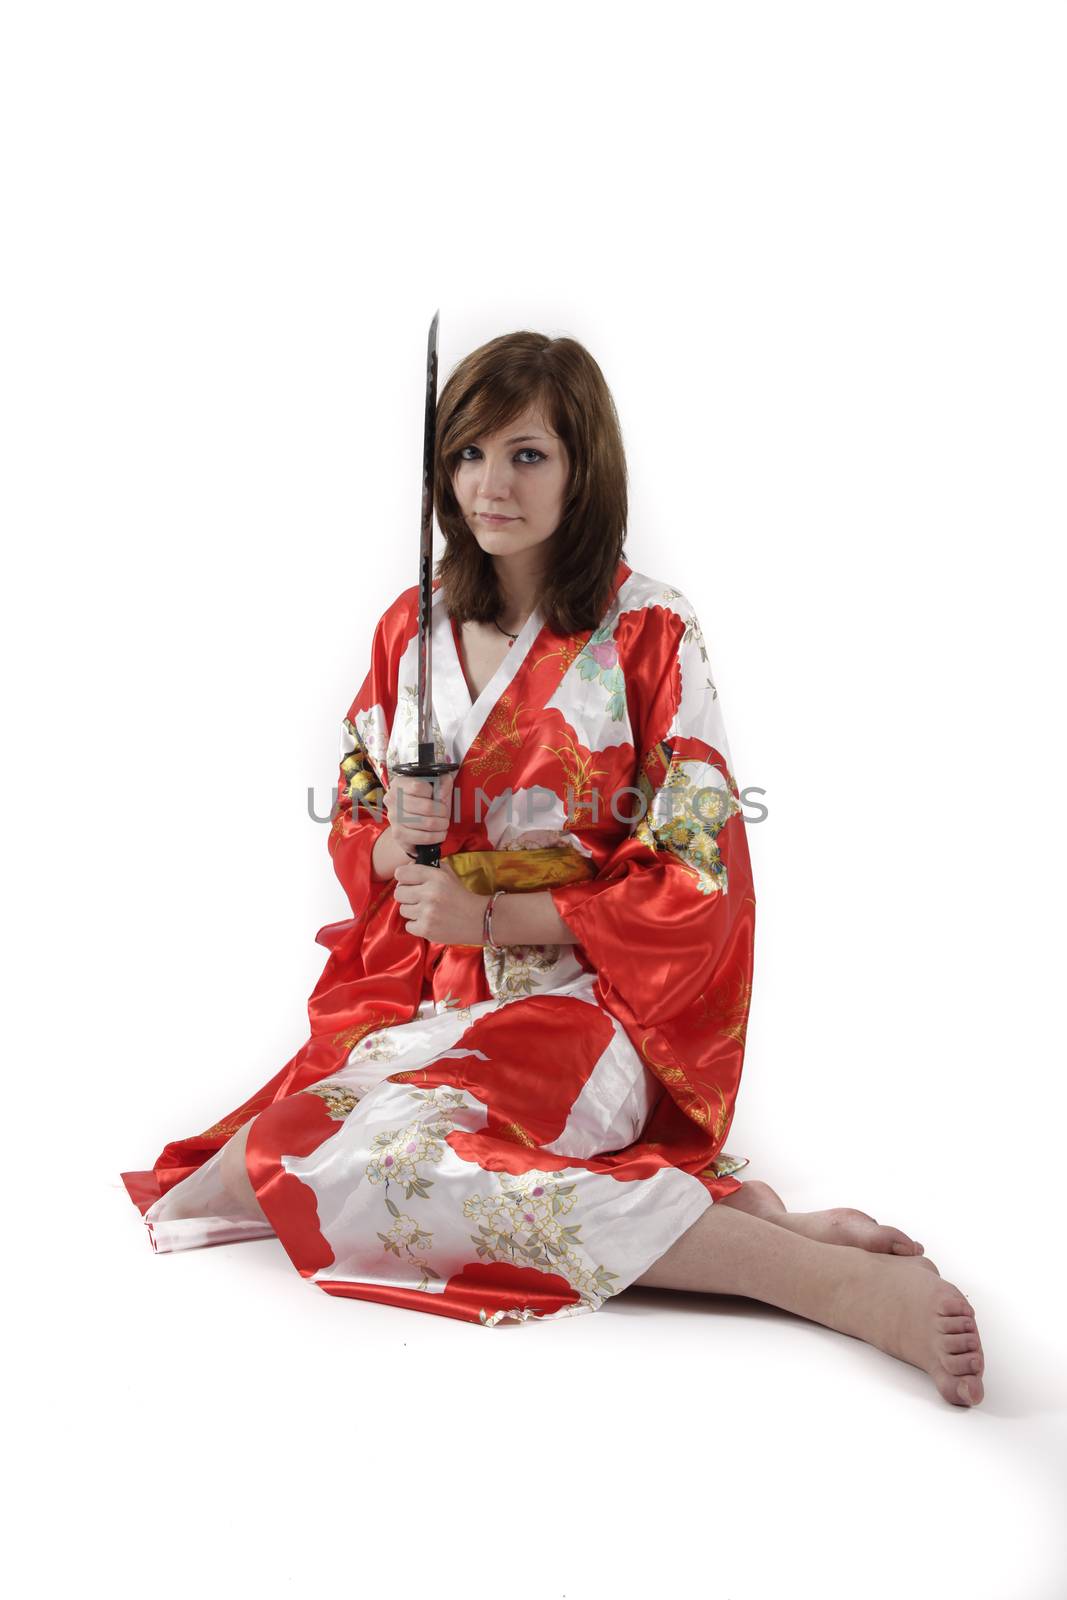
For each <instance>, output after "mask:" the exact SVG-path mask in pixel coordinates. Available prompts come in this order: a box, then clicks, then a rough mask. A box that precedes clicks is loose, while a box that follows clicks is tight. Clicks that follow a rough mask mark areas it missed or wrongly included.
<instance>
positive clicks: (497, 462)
mask: <svg viewBox="0 0 1067 1600" xmlns="http://www.w3.org/2000/svg"><path fill="white" fill-rule="evenodd" d="M569 473H570V462H569V460H568V457H567V447H566V445H565V444H564V443H563V440H562V439H560V438H559V437H558V435H557V434H555V433H553V432H552V431H551V429H550V428H549V426H548V424H547V422H546V421H545V418H544V415H543V413H542V412H541V411H539V410H536V409H531V410H527V411H524V412H523V413H522V415H521V416H520V417H516V419H515V421H514V422H510V423H508V425H507V427H505V428H502V429H501V430H500V432H499V433H494V434H490V435H488V436H487V437H486V438H483V439H479V440H478V441H477V443H475V444H468V445H465V446H464V447H463V450H462V451H461V452H460V459H459V462H458V463H457V465H456V469H455V472H454V474H453V477H452V489H453V493H454V494H455V496H456V500H457V501H458V503H459V509H460V511H461V512H462V513H463V516H464V518H465V519H466V522H467V526H468V527H469V528H470V530H471V532H472V533H473V535H474V537H475V538H476V539H477V541H478V543H479V545H480V546H481V548H482V549H483V550H484V551H485V553H486V554H487V555H491V556H510V555H514V554H517V553H518V552H519V551H520V550H529V549H531V548H532V547H533V546H534V545H538V544H542V543H543V542H544V540H545V539H548V538H550V537H551V535H552V534H554V533H555V531H556V529H557V528H558V527H559V525H560V523H561V521H562V520H563V502H564V499H565V498H566V493H567V481H568V476H569ZM487 514H488V515H494V514H495V515H497V516H500V517H506V518H507V519H508V520H507V521H506V522H493V521H487V520H486V516H487Z"/></svg>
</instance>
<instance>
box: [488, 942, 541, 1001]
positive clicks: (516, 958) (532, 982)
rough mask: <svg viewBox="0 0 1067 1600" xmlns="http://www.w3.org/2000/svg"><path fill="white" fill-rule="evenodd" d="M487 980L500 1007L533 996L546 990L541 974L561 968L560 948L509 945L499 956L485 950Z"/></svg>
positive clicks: (535, 945)
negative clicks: (536, 991) (540, 982)
mask: <svg viewBox="0 0 1067 1600" xmlns="http://www.w3.org/2000/svg"><path fill="white" fill-rule="evenodd" d="M483 950H484V963H485V980H486V982H487V983H488V985H489V990H490V993H491V994H492V995H493V996H494V998H495V999H496V1001H497V1002H498V1004H501V1005H502V1004H504V1003H505V1002H506V1001H508V1000H517V999H519V998H520V997H521V996H523V995H530V994H533V993H534V991H535V989H540V988H542V987H543V985H542V984H539V983H538V981H537V974H538V973H544V972H551V971H552V969H553V967H556V966H558V965H559V953H560V947H559V945H558V944H509V945H505V946H504V948H503V949H502V950H501V951H500V952H499V953H497V952H495V951H493V950H490V948H489V946H488V945H484V946H483Z"/></svg>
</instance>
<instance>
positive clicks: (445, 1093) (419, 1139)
mask: <svg viewBox="0 0 1067 1600" xmlns="http://www.w3.org/2000/svg"><path fill="white" fill-rule="evenodd" d="M397 1076H398V1077H399V1074H398V1075H397ZM391 1081H394V1082H395V1081H396V1080H395V1079H394V1080H391ZM422 1098H423V1101H424V1103H425V1104H428V1105H429V1106H430V1108H431V1113H436V1115H433V1116H432V1120H430V1121H426V1120H425V1116H424V1115H420V1116H418V1117H415V1118H413V1119H412V1120H411V1121H410V1122H408V1123H406V1124H405V1125H404V1127H402V1128H395V1129H393V1130H391V1131H389V1132H383V1133H379V1134H376V1135H375V1139H374V1143H373V1145H372V1146H371V1148H372V1149H373V1150H376V1151H377V1152H378V1153H377V1155H376V1156H375V1157H374V1159H373V1160H372V1161H370V1162H368V1164H367V1166H366V1168H365V1169H364V1176H365V1177H366V1178H367V1181H368V1182H369V1183H384V1184H385V1193H386V1201H387V1203H388V1198H389V1185H390V1184H391V1183H395V1184H397V1185H398V1186H399V1187H400V1188H401V1189H403V1191H404V1196H405V1198H406V1199H408V1200H411V1199H413V1198H415V1197H418V1198H419V1199H420V1200H428V1199H429V1191H430V1189H432V1187H433V1179H432V1178H426V1177H424V1176H423V1175H422V1173H420V1171H419V1165H420V1163H421V1162H424V1161H439V1160H440V1159H441V1156H442V1154H443V1153H444V1144H443V1141H444V1138H445V1135H446V1134H449V1133H451V1131H452V1129H453V1127H454V1126H455V1124H454V1122H453V1120H452V1118H451V1117H449V1115H448V1112H449V1110H450V1109H453V1108H455V1107H456V1106H461V1105H463V1104H464V1097H463V1094H462V1092H460V1091H456V1090H451V1091H450V1090H442V1089H437V1088H434V1089H430V1090H427V1091H426V1092H425V1093H424V1094H423V1096H422Z"/></svg>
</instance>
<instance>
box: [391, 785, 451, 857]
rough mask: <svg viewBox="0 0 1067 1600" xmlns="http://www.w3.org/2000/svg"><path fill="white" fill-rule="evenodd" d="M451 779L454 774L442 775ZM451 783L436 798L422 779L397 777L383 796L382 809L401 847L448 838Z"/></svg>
mask: <svg viewBox="0 0 1067 1600" xmlns="http://www.w3.org/2000/svg"><path fill="white" fill-rule="evenodd" d="M445 776H446V777H447V778H448V779H454V777H455V774H454V773H447V774H446V775H445ZM451 793H452V784H451V782H450V783H449V784H448V787H447V790H445V791H444V792H443V793H442V794H441V795H440V796H439V797H438V798H436V799H435V798H434V795H433V785H432V784H431V783H430V782H429V781H428V780H427V779H425V778H410V777H404V776H400V777H396V778H394V779H393V781H392V783H391V784H390V785H389V788H388V790H387V791H386V796H385V810H386V814H387V816H388V817H389V822H390V825H391V826H392V829H393V832H394V833H395V835H396V837H397V839H398V840H399V842H400V843H401V844H404V845H418V844H441V843H442V842H443V841H444V839H445V838H446V837H447V835H448V828H449V820H450V819H449V801H450V799H451Z"/></svg>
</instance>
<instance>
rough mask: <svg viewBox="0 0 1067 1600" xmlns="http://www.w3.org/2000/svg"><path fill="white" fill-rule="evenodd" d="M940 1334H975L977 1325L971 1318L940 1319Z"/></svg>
mask: <svg viewBox="0 0 1067 1600" xmlns="http://www.w3.org/2000/svg"><path fill="white" fill-rule="evenodd" d="M940 1320H941V1332H942V1333H977V1332H978V1325H977V1323H976V1322H975V1320H974V1318H973V1317H956V1316H942V1317H941V1319H940Z"/></svg>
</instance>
